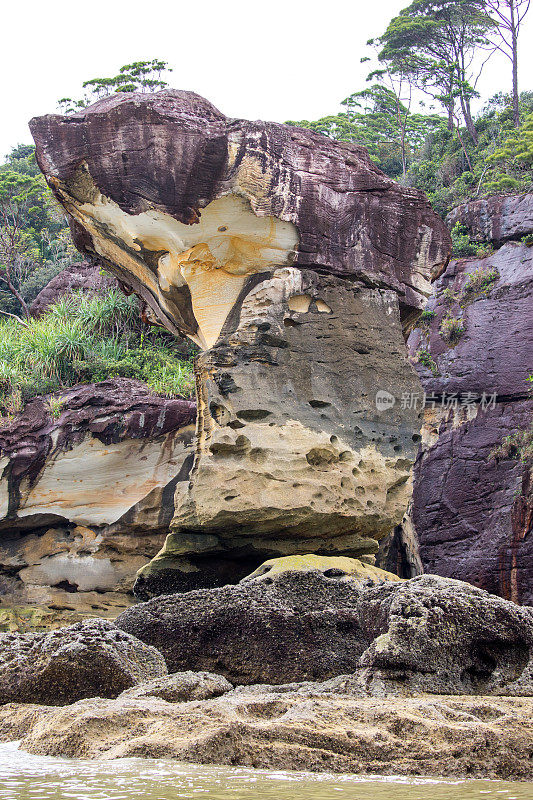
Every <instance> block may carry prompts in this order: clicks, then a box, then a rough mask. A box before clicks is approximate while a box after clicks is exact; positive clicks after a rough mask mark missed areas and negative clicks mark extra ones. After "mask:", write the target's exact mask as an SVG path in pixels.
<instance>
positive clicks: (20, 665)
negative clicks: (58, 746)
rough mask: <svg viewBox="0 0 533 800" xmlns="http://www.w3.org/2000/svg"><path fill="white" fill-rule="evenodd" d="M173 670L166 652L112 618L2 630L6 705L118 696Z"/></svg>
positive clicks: (0, 699)
mask: <svg viewBox="0 0 533 800" xmlns="http://www.w3.org/2000/svg"><path fill="white" fill-rule="evenodd" d="M166 672H167V669H166V666H165V662H164V660H163V657H162V656H161V654H160V653H159V652H158V651H157V650H156V649H155V648H154V647H149V646H147V645H145V644H143V643H142V642H140V641H138V640H137V639H135V638H134V637H133V636H129V635H128V634H126V633H124V632H123V631H121V630H118V629H117V628H115V626H114V625H113V624H112V623H111V622H108V621H106V620H101V619H97V620H87V621H85V622H79V623H76V624H75V625H72V626H70V627H68V628H62V629H61V630H56V631H50V632H48V633H27V634H17V633H3V634H0V703H10V702H19V703H45V704H46V705H66V704H67V703H74V702H76V700H81V699H82V698H84V697H116V696H117V695H119V694H120V693H121V692H123V691H124V690H125V689H129V688H130V687H131V686H134V685H135V684H136V683H140V682H142V681H149V680H151V679H153V678H159V677H160V676H162V675H165V674H166Z"/></svg>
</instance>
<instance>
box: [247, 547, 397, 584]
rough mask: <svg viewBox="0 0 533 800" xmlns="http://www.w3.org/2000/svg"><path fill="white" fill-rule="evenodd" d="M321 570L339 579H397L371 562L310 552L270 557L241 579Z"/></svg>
mask: <svg viewBox="0 0 533 800" xmlns="http://www.w3.org/2000/svg"><path fill="white" fill-rule="evenodd" d="M311 571H317V572H322V573H323V574H324V575H326V576H328V577H336V578H339V579H342V578H350V579H354V578H356V579H358V580H361V581H362V582H368V581H371V582H372V583H381V582H383V581H399V580H401V578H399V577H398V576H397V575H394V574H393V573H392V572H386V571H385V570H383V569H378V567H374V566H373V565H372V564H365V563H363V562H362V561H360V560H359V559H358V558H347V557H345V556H344V557H343V556H335V557H331V556H317V555H312V554H306V555H299V556H285V557H283V558H270V559H268V561H264V562H263V563H262V564H261V566H260V567H258V568H257V569H256V570H255V571H254V572H252V574H251V575H248V576H247V577H246V578H244V579H243V580H245V581H251V580H262V579H266V578H267V576H268V577H269V578H271V577H273V576H274V575H279V574H280V573H282V572H311Z"/></svg>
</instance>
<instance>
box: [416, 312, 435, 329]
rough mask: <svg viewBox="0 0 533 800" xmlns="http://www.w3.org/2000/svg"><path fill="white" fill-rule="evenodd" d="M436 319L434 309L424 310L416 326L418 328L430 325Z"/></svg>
mask: <svg viewBox="0 0 533 800" xmlns="http://www.w3.org/2000/svg"><path fill="white" fill-rule="evenodd" d="M434 319H435V312H434V311H429V310H426V311H422V313H421V315H420V318H419V320H418V323H417V326H416V327H417V328H419V327H422V326H424V327H428V326H429V325H431V323H432V321H433V320H434Z"/></svg>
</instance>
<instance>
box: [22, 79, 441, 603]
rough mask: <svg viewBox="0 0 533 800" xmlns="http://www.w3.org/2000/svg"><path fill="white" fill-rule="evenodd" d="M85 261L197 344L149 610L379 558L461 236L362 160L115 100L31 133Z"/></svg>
mask: <svg viewBox="0 0 533 800" xmlns="http://www.w3.org/2000/svg"><path fill="white" fill-rule="evenodd" d="M31 129H32V133H33V136H34V138H35V142H36V146H37V159H38V162H39V165H40V167H41V169H42V170H43V172H44V174H45V176H46V179H47V181H48V183H49V185H50V186H51V188H52V190H53V191H54V193H55V195H56V197H57V198H58V200H59V201H60V202H61V203H62V204H63V205H64V207H65V209H66V210H67V212H68V213H69V215H70V218H71V221H72V229H73V233H74V236H75V240H76V243H77V244H78V247H80V249H82V251H83V252H85V253H87V254H90V255H93V256H97V257H98V258H99V259H100V260H102V261H103V262H104V263H105V264H106V265H107V266H108V267H109V269H110V270H111V271H113V272H114V274H115V275H116V276H117V277H118V278H119V280H120V282H121V283H122V284H123V285H125V286H127V287H129V289H131V290H132V291H135V292H136V293H137V294H138V295H139V296H140V297H141V298H142V301H143V303H144V304H145V314H146V315H147V316H148V317H152V318H153V319H154V320H157V321H158V322H159V323H160V324H162V325H164V326H165V327H166V328H167V329H168V330H170V331H172V332H174V333H176V334H179V335H185V336H188V337H190V338H191V339H193V340H194V341H195V342H196V343H198V344H199V345H200V346H201V347H202V348H203V349H204V351H205V352H204V353H203V354H202V355H200V356H199V358H198V359H197V366H196V375H197V396H198V422H197V433H196V454H195V460H194V464H193V466H192V469H191V471H190V475H189V481H188V484H187V485H186V486H185V485H184V486H183V491H181V490H178V491H177V494H176V502H175V513H174V517H173V520H172V523H171V526H172V528H173V531H174V532H173V534H172V535H171V537H170V538H169V540H168V542H167V545H166V547H165V549H164V550H163V552H162V553H161V554H160V556H159V558H158V559H157V560H156V561H154V562H153V563H152V564H151V565H150V568H149V569H148V570H145V571H144V572H143V574H142V576H141V578H140V583H139V586H138V590H139V592H140V594H141V595H143V596H147V595H150V594H157V593H160V592H162V591H169V590H170V591H172V590H186V589H188V588H192V587H194V586H214V585H219V584H221V583H224V582H227V581H228V580H232V581H235V580H238V579H239V578H240V577H242V576H243V575H245V574H246V573H247V572H249V571H250V568H253V567H255V566H257V565H258V564H259V563H261V561H263V560H264V559H265V558H266V557H269V556H282V555H289V554H292V553H306V552H317V553H324V554H347V555H366V556H372V555H373V554H374V553H375V552H376V551H377V548H378V544H377V542H378V540H379V539H380V538H381V537H382V536H384V535H385V534H386V533H387V532H388V531H389V530H390V529H391V528H392V527H394V526H395V525H396V524H398V523H399V522H400V521H401V518H402V516H403V513H404V511H405V507H406V504H407V501H408V498H409V495H410V485H409V484H410V471H411V465H412V461H413V457H414V454H415V450H416V443H417V440H418V436H419V426H420V419H419V415H418V412H417V411H416V410H415V411H413V410H411V409H402V408H400V407H399V406H397V407H396V408H394V409H392V408H389V409H385V413H383V409H378V408H377V407H376V405H375V396H376V392H377V391H378V390H382V391H383V392H385V393H389V394H390V393H392V392H393V391H396V390H400V391H402V392H409V391H416V389H417V388H418V384H417V378H416V375H415V373H414V371H413V370H412V369H410V368H409V366H408V365H407V363H406V360H405V358H404V354H403V341H402V326H403V328H404V329H409V328H410V326H411V325H412V323H413V321H414V319H415V318H416V316H417V315H418V314H419V312H420V309H421V308H422V306H423V304H424V302H425V298H426V296H427V294H428V293H429V280H430V278H431V277H436V276H437V275H438V274H439V273H440V272H441V271H442V268H443V267H444V265H445V263H446V261H447V259H448V253H449V246H450V243H449V236H448V234H447V231H446V229H445V227H444V225H443V223H442V222H441V221H440V220H439V219H438V218H437V217H436V216H435V215H434V214H433V212H432V210H431V208H430V206H429V204H428V202H427V200H426V199H425V197H424V196H423V195H421V194H420V193H419V192H418V191H416V190H413V189H405V188H401V187H399V186H398V185H397V184H395V183H394V182H393V181H391V180H390V179H388V178H387V177H385V176H384V175H383V174H382V173H381V172H379V170H377V169H376V168H375V167H374V166H373V165H372V163H371V161H370V159H369V157H368V154H367V153H366V151H365V150H363V149H362V148H360V147H357V146H352V145H347V144H344V143H337V142H333V141H331V140H329V139H327V138H326V137H323V136H321V135H317V134H314V133H312V132H310V131H307V130H301V129H298V128H293V127H288V126H284V125H278V124H274V123H263V122H247V121H243V120H230V119H227V118H226V117H224V116H223V115H222V114H221V113H220V112H219V111H217V109H215V108H214V107H213V106H212V105H211V104H210V103H208V102H207V101H205V100H203V99H202V98H200V97H199V96H198V95H194V94H192V93H187V92H177V91H174V90H168V91H167V90H165V91H163V92H159V93H157V94H155V95H136V94H133V95H115V96H113V97H109V98H106V99H104V100H102V101H99V102H98V103H96V104H94V105H93V106H91V107H89V108H88V109H85V110H84V111H83V112H79V113H78V114H74V115H72V116H69V117H59V116H47V117H41V118H38V119H34V120H32V123H31Z"/></svg>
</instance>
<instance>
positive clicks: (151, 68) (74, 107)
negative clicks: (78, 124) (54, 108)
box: [58, 58, 172, 114]
mask: <svg viewBox="0 0 533 800" xmlns="http://www.w3.org/2000/svg"><path fill="white" fill-rule="evenodd" d="M165 72H172V69H171V68H170V67H169V66H168V62H167V61H162V60H161V59H159V58H153V59H152V60H151V61H134V62H132V63H131V64H125V65H124V66H123V67H120V69H119V71H118V73H117V74H116V75H114V76H113V77H110V78H90V79H89V80H88V81H85V82H84V83H83V88H84V89H85V94H84V96H83V98H81V99H79V100H73V99H72V98H71V97H63V98H61V100H58V106H59V108H60V110H61V111H63V113H65V114H73V113H74V112H76V111H79V110H80V109H82V108H85V107H86V106H88V105H90V104H91V103H93V102H94V101H95V100H99V99H100V98H101V97H106V96H107V95H109V94H113V92H144V93H145V92H156V91H158V90H159V89H164V88H165V86H168V83H167V82H166V81H165V80H163V79H162V77H161V76H162V75H163V74H164V73H165Z"/></svg>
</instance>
